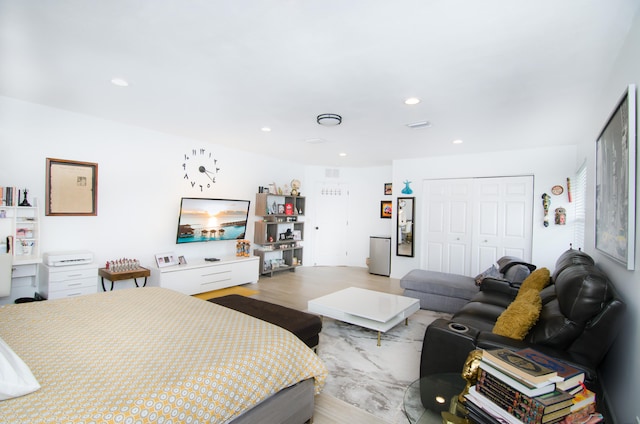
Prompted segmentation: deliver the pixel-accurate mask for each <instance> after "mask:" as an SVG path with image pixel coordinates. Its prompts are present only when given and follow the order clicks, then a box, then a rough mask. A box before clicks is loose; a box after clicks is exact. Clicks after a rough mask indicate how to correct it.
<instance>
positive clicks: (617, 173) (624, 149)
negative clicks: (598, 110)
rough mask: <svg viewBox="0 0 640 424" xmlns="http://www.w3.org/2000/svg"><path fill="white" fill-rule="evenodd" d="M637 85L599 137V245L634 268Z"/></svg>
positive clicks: (604, 251) (597, 210) (597, 224)
mask: <svg viewBox="0 0 640 424" xmlns="http://www.w3.org/2000/svg"><path fill="white" fill-rule="evenodd" d="M635 178H636V86H635V84H630V85H629V86H628V87H627V90H626V91H625V93H624V95H623V96H622V98H621V99H620V101H619V102H618V103H617V105H616V108H615V109H614V111H613V112H612V114H611V115H610V116H609V119H608V120H607V123H606V125H605V126H604V129H603V130H602V132H601V133H600V135H599V136H598V139H597V140H596V219H595V221H596V249H597V250H599V251H600V252H602V253H603V254H604V255H606V256H607V257H609V258H611V259H612V260H614V261H616V262H618V263H620V264H621V265H623V266H625V267H626V269H627V270H630V271H631V270H634V269H635V263H634V262H635V230H636V229H635V222H636V215H635V213H636V212H635V211H636V197H635V194H636V179H635Z"/></svg>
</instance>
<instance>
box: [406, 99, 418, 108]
mask: <svg viewBox="0 0 640 424" xmlns="http://www.w3.org/2000/svg"><path fill="white" fill-rule="evenodd" d="M418 103H420V99H419V98H417V97H409V98H408V99H406V100H405V101H404V104H405V105H411V106H412V105H417V104H418Z"/></svg>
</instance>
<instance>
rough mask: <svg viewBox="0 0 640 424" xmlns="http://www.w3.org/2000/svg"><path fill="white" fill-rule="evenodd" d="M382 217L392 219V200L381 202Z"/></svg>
mask: <svg viewBox="0 0 640 424" xmlns="http://www.w3.org/2000/svg"><path fill="white" fill-rule="evenodd" d="M380 218H385V219H391V200H383V201H381V202H380Z"/></svg>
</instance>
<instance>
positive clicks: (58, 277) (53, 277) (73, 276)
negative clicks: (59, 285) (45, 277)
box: [49, 268, 98, 283]
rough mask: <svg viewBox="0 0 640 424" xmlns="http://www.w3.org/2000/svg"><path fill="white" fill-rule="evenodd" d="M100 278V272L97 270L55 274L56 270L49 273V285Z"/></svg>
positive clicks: (65, 271)
mask: <svg viewBox="0 0 640 424" xmlns="http://www.w3.org/2000/svg"><path fill="white" fill-rule="evenodd" d="M88 277H93V278H97V277H98V270H97V269H96V268H87V269H69V270H64V271H60V272H55V271H54V270H51V268H50V271H49V283H55V282H58V281H65V280H79V279H83V278H88Z"/></svg>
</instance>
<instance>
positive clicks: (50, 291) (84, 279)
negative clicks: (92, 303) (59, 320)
mask: <svg viewBox="0 0 640 424" xmlns="http://www.w3.org/2000/svg"><path fill="white" fill-rule="evenodd" d="M38 290H39V292H40V294H41V295H42V296H43V297H45V298H47V299H50V300H52V299H61V298H65V297H73V296H81V295H83V294H92V293H97V291H98V265H96V264H95V263H90V264H82V265H69V266H48V265H45V264H40V283H39V288H38Z"/></svg>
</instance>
